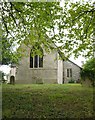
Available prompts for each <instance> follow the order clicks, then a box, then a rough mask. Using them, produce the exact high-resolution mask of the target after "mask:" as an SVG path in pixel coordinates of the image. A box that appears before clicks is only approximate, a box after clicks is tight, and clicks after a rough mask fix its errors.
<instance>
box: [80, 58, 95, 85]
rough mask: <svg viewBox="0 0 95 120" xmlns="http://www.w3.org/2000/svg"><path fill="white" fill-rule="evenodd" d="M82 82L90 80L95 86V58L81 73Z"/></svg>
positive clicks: (85, 65)
mask: <svg viewBox="0 0 95 120" xmlns="http://www.w3.org/2000/svg"><path fill="white" fill-rule="evenodd" d="M81 78H82V81H85V82H86V81H87V80H90V82H91V84H92V85H93V86H95V58H92V59H90V60H88V61H87V62H86V63H85V64H84V65H83V69H82V71H81Z"/></svg>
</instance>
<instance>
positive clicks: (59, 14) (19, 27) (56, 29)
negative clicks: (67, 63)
mask: <svg viewBox="0 0 95 120" xmlns="http://www.w3.org/2000/svg"><path fill="white" fill-rule="evenodd" d="M0 8H1V12H0V14H1V17H2V34H3V37H4V38H5V39H6V41H7V42H5V40H4V39H2V43H3V44H4V45H3V47H4V48H3V51H2V53H5V52H6V49H7V48H8V51H7V53H6V54H4V55H3V56H2V59H3V58H4V59H5V58H7V57H9V60H7V61H10V59H11V55H12V56H13V59H17V57H18V56H17V54H15V55H13V54H14V52H13V51H12V47H13V46H14V45H17V44H19V45H20V44H22V43H24V44H25V45H26V46H28V47H30V46H35V47H34V48H35V49H34V53H39V49H38V48H39V46H43V49H45V50H46V51H47V52H49V51H50V50H52V49H58V50H60V51H63V54H64V55H63V56H65V57H69V56H70V55H72V53H73V54H74V55H75V56H76V57H77V56H79V55H80V54H81V53H82V52H84V55H85V56H92V55H93V43H94V41H93V39H92V37H93V35H94V32H93V31H94V29H95V28H94V26H95V22H94V21H95V9H94V7H93V5H92V4H90V3H84V4H81V3H80V2H76V3H71V2H65V4H64V6H63V7H60V3H59V2H4V3H2V2H1V3H0ZM58 43H59V44H60V46H58V47H55V46H54V44H58ZM5 44H6V47H5ZM9 45H10V46H9ZM36 45H37V46H38V47H37V46H36ZM85 51H86V52H85ZM9 53H10V56H8V55H9ZM18 53H19V51H18ZM18 55H19V54H18ZM15 56H16V57H15ZM19 56H20V55H19ZM11 61H12V60H11ZM15 61H17V60H15ZM6 63H7V62H6Z"/></svg>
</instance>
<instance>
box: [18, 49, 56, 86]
mask: <svg viewBox="0 0 95 120" xmlns="http://www.w3.org/2000/svg"><path fill="white" fill-rule="evenodd" d="M27 53H28V54H27V55H28V56H27V57H23V58H22V59H21V61H20V62H19V65H18V70H17V74H16V83H23V84H31V83H57V66H58V61H57V52H52V53H49V54H46V53H45V54H44V57H43V68H30V57H29V56H30V50H28V51H27Z"/></svg>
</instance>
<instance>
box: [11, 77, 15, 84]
mask: <svg viewBox="0 0 95 120" xmlns="http://www.w3.org/2000/svg"><path fill="white" fill-rule="evenodd" d="M10 84H15V77H14V76H11V77H10Z"/></svg>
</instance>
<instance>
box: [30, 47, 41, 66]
mask: <svg viewBox="0 0 95 120" xmlns="http://www.w3.org/2000/svg"><path fill="white" fill-rule="evenodd" d="M41 52H42V53H43V50H42V49H41ZM31 53H32V50H31V52H30V68H41V67H43V56H42V57H40V56H39V55H35V56H34V57H32V56H31Z"/></svg>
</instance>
